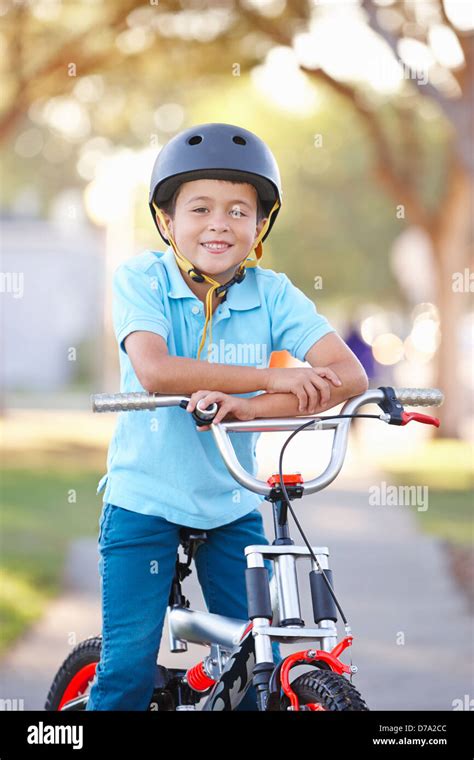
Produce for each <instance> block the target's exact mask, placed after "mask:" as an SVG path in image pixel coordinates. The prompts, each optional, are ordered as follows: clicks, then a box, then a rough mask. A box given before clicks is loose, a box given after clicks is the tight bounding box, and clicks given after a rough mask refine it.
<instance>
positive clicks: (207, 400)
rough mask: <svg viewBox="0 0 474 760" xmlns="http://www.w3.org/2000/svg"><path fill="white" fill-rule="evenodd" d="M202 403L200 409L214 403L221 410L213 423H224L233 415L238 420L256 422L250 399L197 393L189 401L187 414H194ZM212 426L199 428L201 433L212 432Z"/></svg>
mask: <svg viewBox="0 0 474 760" xmlns="http://www.w3.org/2000/svg"><path fill="white" fill-rule="evenodd" d="M198 401H200V402H201V403H200V404H199V407H200V409H206V407H208V406H209V404H213V403H214V402H215V403H216V404H217V405H218V407H219V409H218V412H217V414H216V416H215V417H214V419H213V420H212V422H213V423H217V422H222V420H223V419H224V417H227V415H228V414H231V415H232V416H233V417H235V419H236V420H254V419H255V412H254V410H253V406H252V404H251V403H250V401H251V399H249V398H240V396H230V395H228V394H227V393H221V392H220V391H196V392H195V393H193V394H192V396H191V398H190V399H189V403H188V405H187V407H186V411H187V412H192V411H193V409H195V408H196V404H197V403H198ZM210 427H211V426H210V425H202V426H197V429H198V431H199V432H201V431H203V430H210Z"/></svg>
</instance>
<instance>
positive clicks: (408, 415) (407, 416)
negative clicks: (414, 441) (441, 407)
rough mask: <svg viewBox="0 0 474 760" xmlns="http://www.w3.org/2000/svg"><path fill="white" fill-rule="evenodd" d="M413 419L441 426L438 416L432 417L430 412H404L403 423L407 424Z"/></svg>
mask: <svg viewBox="0 0 474 760" xmlns="http://www.w3.org/2000/svg"><path fill="white" fill-rule="evenodd" d="M411 420H416V422H423V423H424V424H425V425H435V427H439V419H438V417H431V416H430V415H429V414H420V413H419V412H402V425H406V424H407V423H408V422H411Z"/></svg>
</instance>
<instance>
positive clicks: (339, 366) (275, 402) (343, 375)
mask: <svg viewBox="0 0 474 760" xmlns="http://www.w3.org/2000/svg"><path fill="white" fill-rule="evenodd" d="M305 361H307V362H309V364H311V366H312V367H329V368H330V369H332V370H333V371H334V372H335V373H336V375H337V376H338V378H339V379H340V380H341V382H342V385H340V386H337V387H336V386H334V385H333V384H332V383H328V385H329V388H330V394H331V396H330V400H329V402H328V403H327V404H321V403H318V405H317V408H316V411H315V412H314V414H319V412H322V411H326V410H327V409H331V408H332V407H333V406H337V404H341V403H342V402H344V401H346V400H347V399H348V398H351V397H352V396H357V395H359V394H360V393H364V392H365V391H366V390H367V388H368V386H369V382H368V378H367V375H366V373H365V370H364V368H363V366H362V364H361V363H360V361H359V360H358V358H357V357H356V355H355V354H354V353H353V352H352V351H351V349H350V348H349V347H348V346H347V345H346V343H344V341H343V340H342V338H341V337H340V336H339V335H337V333H329V334H328V335H325V336H324V337H323V338H321V339H320V340H318V341H317V342H316V343H314V344H313V345H312V346H311V348H310V349H309V351H308V352H307V353H306V355H305ZM250 403H251V404H252V407H253V410H254V412H255V417H256V418H258V417H297V416H298V415H300V414H301V412H299V409H298V399H297V397H296V396H295V395H294V394H293V393H261V394H260V395H258V396H255V397H254V398H252V399H250Z"/></svg>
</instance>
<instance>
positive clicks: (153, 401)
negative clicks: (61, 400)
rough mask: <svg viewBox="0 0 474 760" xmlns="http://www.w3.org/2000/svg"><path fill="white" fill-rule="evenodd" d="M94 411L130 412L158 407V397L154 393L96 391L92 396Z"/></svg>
mask: <svg viewBox="0 0 474 760" xmlns="http://www.w3.org/2000/svg"><path fill="white" fill-rule="evenodd" d="M91 401H92V411H93V412H129V411H134V410H141V409H156V407H157V405H158V399H157V397H156V396H154V395H153V394H152V393H151V394H150V393H139V392H136V393H96V394H95V395H93V396H91Z"/></svg>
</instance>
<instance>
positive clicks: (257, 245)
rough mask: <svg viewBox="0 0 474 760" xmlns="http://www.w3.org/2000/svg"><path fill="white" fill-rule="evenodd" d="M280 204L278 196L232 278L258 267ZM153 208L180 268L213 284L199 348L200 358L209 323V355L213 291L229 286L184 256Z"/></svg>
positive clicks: (221, 291)
mask: <svg viewBox="0 0 474 760" xmlns="http://www.w3.org/2000/svg"><path fill="white" fill-rule="evenodd" d="M279 206H280V203H279V201H278V198H277V200H276V201H275V203H274V204H273V208H272V210H271V211H270V213H269V215H268V218H267V221H266V222H265V224H264V225H263V227H262V229H261V230H260V233H259V235H258V237H257V238H256V240H255V242H254V244H253V246H252V249H251V251H250V253H248V254H247V256H246V257H245V259H244V260H243V261H241V262H240V264H239V266H238V268H237V270H236V273H235V275H234V278H235V279H234V278H232V280H233V281H234V282H241V281H242V280H243V279H244V276H245V275H244V274H243V272H244V270H245V268H249V267H256V266H257V265H258V263H259V261H260V259H261V258H262V256H263V245H262V242H261V241H262V238H263V236H264V235H265V233H266V231H267V229H268V226H269V224H270V221H271V218H272V215H273V213H274V211H275V210H276V209H278V208H279ZM153 208H154V209H155V211H156V215H157V216H158V219H159V220H160V222H161V223H162V225H163V228H164V230H165V233H166V237H167V238H168V240H169V241H170V245H171V247H172V248H173V251H174V254H175V257H176V262H177V264H178V266H179V268H180V269H182V270H183V272H186V273H187V274H188V275H189V276H190V277H191V278H192V279H193V280H195V281H196V282H208V283H209V284H210V285H211V286H212V287H210V288H209V290H208V291H207V293H206V321H205V323H204V332H203V335H202V340H201V343H200V346H199V348H198V354H197V358H198V359H200V357H201V351H202V348H203V346H204V344H205V342H206V332H207V326H208V325H209V345H208V349H207V353H208V356H209V351H210V349H211V344H212V296H213V293H214V292H215V291H216V290H217V289H218V288H219V290H218V292H217V295H218V296H219V297H222V296H224V295H225V294H226V293H227V288H226V287H225V286H224V285H221V283H220V282H217V281H216V280H213V279H212V277H209V276H208V275H207V274H204V273H203V272H199V271H197V270H196V269H195V268H194V264H193V263H192V262H191V261H189V260H188V259H187V258H186V257H185V256H183V254H182V253H181V251H180V250H179V249H178V246H177V245H176V243H175V241H174V240H173V237H172V235H171V233H170V231H169V229H168V225H167V224H166V221H165V218H164V216H163V212H162V211H161V209H160V208H159V207H158V206H157V205H156V203H155V202H154V201H153ZM253 251H255V257H256V258H255V259H251V258H250V254H251V253H252V252H253ZM232 280H230V281H229V283H230V284H229V283H226V284H225V285H229V286H230V285H232V284H233V282H232Z"/></svg>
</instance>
